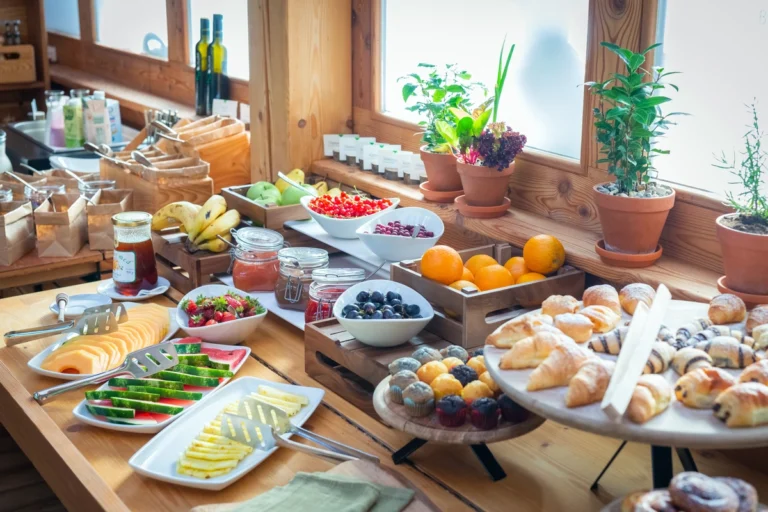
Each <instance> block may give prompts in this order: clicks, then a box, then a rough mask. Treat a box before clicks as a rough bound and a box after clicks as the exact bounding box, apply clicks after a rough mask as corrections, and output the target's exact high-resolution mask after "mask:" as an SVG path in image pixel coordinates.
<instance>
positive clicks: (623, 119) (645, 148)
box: [585, 42, 687, 194]
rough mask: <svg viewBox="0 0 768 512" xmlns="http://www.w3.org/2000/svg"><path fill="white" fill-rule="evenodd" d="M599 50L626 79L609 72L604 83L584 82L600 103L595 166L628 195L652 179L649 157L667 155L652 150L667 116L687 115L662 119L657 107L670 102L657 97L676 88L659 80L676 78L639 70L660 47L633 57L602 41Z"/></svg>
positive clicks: (655, 70)
mask: <svg viewBox="0 0 768 512" xmlns="http://www.w3.org/2000/svg"><path fill="white" fill-rule="evenodd" d="M600 44H601V45H602V46H603V47H605V48H607V49H608V50H610V51H612V52H613V53H615V54H616V55H618V56H619V58H620V59H621V60H622V61H623V62H624V64H625V65H626V68H627V73H626V74H621V73H614V74H613V76H612V77H611V78H609V79H608V80H605V81H604V82H587V83H586V84H585V85H587V86H589V90H590V91H591V92H592V94H594V95H596V96H598V97H599V98H600V104H599V106H598V107H596V108H595V109H594V110H593V114H594V118H595V122H594V125H595V128H596V129H597V142H598V143H599V144H600V153H601V154H602V155H604V157H603V158H600V159H599V160H597V163H598V164H599V163H607V164H608V172H609V173H610V174H612V175H613V176H615V177H616V183H617V185H618V192H619V193H624V194H629V193H630V192H632V191H634V192H637V191H640V190H642V189H643V188H644V187H645V185H646V184H648V182H649V181H650V180H651V179H652V178H655V177H656V175H657V173H656V169H655V167H654V166H653V163H652V158H653V157H654V156H656V155H666V154H669V151H667V150H663V149H658V148H655V147H653V142H654V139H655V138H657V137H660V136H662V135H664V134H665V133H666V131H667V129H668V127H669V126H670V125H673V124H675V123H673V122H671V121H670V120H669V118H670V117H672V116H679V115H687V114H684V113H683V112H672V113H669V114H663V113H662V110H661V107H660V105H662V104H664V103H667V102H669V101H671V99H670V98H669V97H667V96H661V95H659V94H658V93H659V92H661V91H663V90H664V89H666V88H667V87H671V88H673V89H674V90H675V91H677V90H678V88H677V86H676V85H674V84H671V83H666V82H665V81H664V79H665V78H666V77H668V76H670V75H674V74H677V73H678V72H675V71H666V70H665V69H664V68H663V67H654V68H652V69H651V70H650V71H649V70H646V69H645V68H643V67H642V66H643V64H644V63H645V56H646V55H647V54H648V53H649V52H650V51H652V50H654V49H655V48H657V47H659V46H661V43H656V44H653V45H651V46H649V47H648V48H646V49H645V50H643V51H642V52H641V53H635V52H633V51H631V50H628V49H626V48H621V47H620V46H618V45H616V44H613V43H608V42H602V43H600Z"/></svg>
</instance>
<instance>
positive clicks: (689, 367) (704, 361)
mask: <svg viewBox="0 0 768 512" xmlns="http://www.w3.org/2000/svg"><path fill="white" fill-rule="evenodd" d="M710 366H712V358H711V357H709V354H707V353H706V352H704V351H703V350H699V349H697V348H693V347H685V348H683V349H680V350H678V351H677V352H676V353H675V357H673V358H672V369H673V370H675V371H676V372H677V374H678V375H685V374H686V373H688V372H691V371H693V370H697V369H699V368H709V367H710Z"/></svg>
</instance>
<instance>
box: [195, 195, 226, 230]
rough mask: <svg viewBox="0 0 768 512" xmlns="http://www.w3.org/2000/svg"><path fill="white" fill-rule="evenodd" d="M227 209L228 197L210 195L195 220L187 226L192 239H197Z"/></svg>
mask: <svg viewBox="0 0 768 512" xmlns="http://www.w3.org/2000/svg"><path fill="white" fill-rule="evenodd" d="M225 211H227V201H226V199H224V198H223V197H221V196H220V195H212V196H211V197H209V198H208V200H207V201H206V202H205V204H204V205H203V208H202V210H200V211H199V212H198V213H197V216H196V217H195V221H194V222H193V223H192V225H191V226H189V227H188V228H187V233H188V234H189V238H190V240H195V239H196V238H197V236H198V235H199V234H200V233H202V232H203V231H205V229H206V228H207V227H208V226H210V225H211V224H213V222H214V221H215V220H216V219H218V218H219V217H220V216H221V215H222V214H223V213H224V212H225Z"/></svg>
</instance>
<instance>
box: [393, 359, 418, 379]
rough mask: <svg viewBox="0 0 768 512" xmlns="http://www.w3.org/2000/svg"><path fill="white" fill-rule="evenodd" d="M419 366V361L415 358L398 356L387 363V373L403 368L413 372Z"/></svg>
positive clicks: (399, 370)
mask: <svg viewBox="0 0 768 512" xmlns="http://www.w3.org/2000/svg"><path fill="white" fill-rule="evenodd" d="M420 366H421V363H420V362H418V361H417V360H415V359H414V358H412V357H400V358H398V359H395V360H394V361H392V362H391V363H389V366H388V368H389V374H390V375H394V374H396V373H397V372H401V371H403V370H408V371H411V372H415V371H416V370H418V369H419V367H420Z"/></svg>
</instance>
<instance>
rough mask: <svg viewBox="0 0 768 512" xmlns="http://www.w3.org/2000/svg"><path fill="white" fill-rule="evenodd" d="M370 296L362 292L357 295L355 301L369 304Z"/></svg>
mask: <svg viewBox="0 0 768 512" xmlns="http://www.w3.org/2000/svg"><path fill="white" fill-rule="evenodd" d="M370 296H371V295H370V294H369V293H368V292H360V293H358V294H357V297H355V300H357V302H363V303H364V302H368V299H369V298H370Z"/></svg>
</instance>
